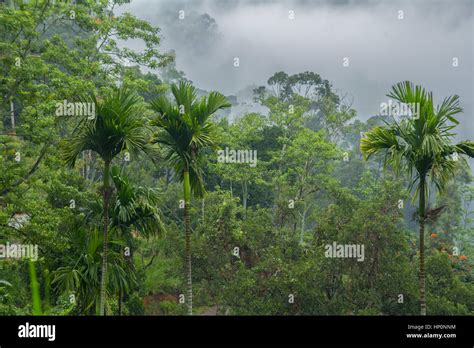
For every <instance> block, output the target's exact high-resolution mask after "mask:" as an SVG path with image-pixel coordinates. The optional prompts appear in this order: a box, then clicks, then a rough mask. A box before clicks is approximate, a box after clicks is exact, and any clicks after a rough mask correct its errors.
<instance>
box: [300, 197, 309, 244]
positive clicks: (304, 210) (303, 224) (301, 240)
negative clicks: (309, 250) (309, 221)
mask: <svg viewBox="0 0 474 348" xmlns="http://www.w3.org/2000/svg"><path fill="white" fill-rule="evenodd" d="M303 204H304V206H303V214H302V215H301V231H300V244H303V238H304V227H305V224H306V211H307V210H306V202H304V203H303Z"/></svg>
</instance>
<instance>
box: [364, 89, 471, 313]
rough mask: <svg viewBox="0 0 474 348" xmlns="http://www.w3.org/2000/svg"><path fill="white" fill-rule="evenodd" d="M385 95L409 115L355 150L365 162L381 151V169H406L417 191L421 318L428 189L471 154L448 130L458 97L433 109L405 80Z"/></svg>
mask: <svg viewBox="0 0 474 348" xmlns="http://www.w3.org/2000/svg"><path fill="white" fill-rule="evenodd" d="M387 96H388V97H389V98H393V99H394V100H396V101H398V102H399V103H403V104H407V105H408V107H409V109H410V111H411V112H410V113H411V115H407V117H403V118H402V119H401V120H400V121H396V120H395V119H393V121H392V122H385V123H386V125H384V126H377V127H374V128H373V129H372V130H370V131H369V132H367V133H365V135H364V137H363V138H362V139H361V143H360V149H361V152H362V153H363V154H364V157H365V159H368V158H369V157H370V156H371V155H373V154H375V153H378V152H380V151H383V152H384V153H385V167H386V166H387V165H388V164H390V165H391V166H392V168H393V169H394V171H395V173H396V174H399V173H400V171H401V170H405V171H407V172H408V174H409V176H410V179H411V182H410V185H409V190H411V189H412V188H413V187H416V190H415V192H414V195H413V200H415V199H416V198H417V197H418V218H419V226H420V231H419V233H420V236H419V238H420V272H419V279H420V313H421V315H426V296H425V250H424V249H425V218H426V213H427V212H426V208H427V196H428V187H429V186H430V182H432V183H434V184H435V185H436V188H437V190H438V191H439V192H440V191H442V190H443V188H444V187H445V185H446V183H447V181H448V180H449V179H450V178H451V177H452V176H453V174H454V173H453V172H454V169H455V164H456V160H457V159H458V156H459V155H462V154H464V155H468V156H470V157H473V156H474V143H473V142H471V141H463V142H460V143H458V144H456V145H455V144H453V143H452V138H453V136H454V135H455V134H454V133H452V130H453V129H454V128H455V127H456V125H457V124H459V122H458V121H457V120H456V118H455V117H454V116H455V115H456V114H459V113H461V112H462V109H461V107H460V106H459V97H458V96H457V95H454V96H450V97H447V98H445V99H444V100H443V102H442V103H441V105H438V106H437V108H436V109H435V107H434V105H433V95H432V93H431V92H429V93H428V92H426V91H425V89H424V88H423V87H422V86H414V85H413V84H412V83H411V82H409V81H405V82H400V83H397V84H396V85H394V86H392V90H391V92H390V93H389V94H388V95H387ZM417 109H418V112H417ZM461 158H462V156H461ZM428 203H429V202H428Z"/></svg>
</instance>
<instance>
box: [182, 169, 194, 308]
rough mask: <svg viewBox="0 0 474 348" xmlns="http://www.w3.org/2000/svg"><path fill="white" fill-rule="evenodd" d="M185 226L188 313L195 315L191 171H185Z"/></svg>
mask: <svg viewBox="0 0 474 348" xmlns="http://www.w3.org/2000/svg"><path fill="white" fill-rule="evenodd" d="M183 186H184V227H185V231H186V250H185V253H186V272H187V293H188V294H187V299H186V303H187V306H188V315H193V278H192V265H191V222H190V219H189V203H190V201H191V183H190V181H189V171H188V170H186V171H185V172H184V180H183Z"/></svg>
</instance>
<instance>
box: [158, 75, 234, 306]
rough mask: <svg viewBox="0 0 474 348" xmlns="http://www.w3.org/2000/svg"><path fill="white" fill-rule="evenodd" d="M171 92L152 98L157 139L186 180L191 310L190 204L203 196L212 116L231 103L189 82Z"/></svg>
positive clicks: (189, 303)
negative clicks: (198, 90)
mask: <svg viewBox="0 0 474 348" xmlns="http://www.w3.org/2000/svg"><path fill="white" fill-rule="evenodd" d="M171 92H172V94H173V96H174V102H170V101H168V99H167V98H166V97H165V96H160V97H158V98H156V99H155V100H153V101H152V102H151V108H152V109H153V110H154V111H155V112H157V114H158V117H157V118H155V119H154V120H153V121H152V125H155V126H157V127H158V128H159V130H160V131H159V133H158V134H157V137H156V138H155V139H156V140H154V141H155V142H158V143H160V144H163V145H164V146H165V147H166V148H167V149H168V154H167V157H166V159H167V160H168V162H169V163H171V164H172V165H173V166H174V168H175V171H176V173H177V174H178V175H179V177H180V180H181V181H182V183H183V189H184V225H185V236H186V245H185V254H186V255H185V257H186V267H187V300H186V303H187V307H188V314H189V315H192V312H193V287H192V286H193V285H192V267H191V226H190V220H189V219H190V217H189V204H190V200H191V194H192V193H193V194H194V196H195V197H203V195H204V186H203V181H202V169H201V165H202V150H203V149H205V148H207V147H214V146H215V140H214V125H213V123H212V122H211V120H210V118H211V116H212V115H213V114H214V113H215V112H216V111H218V110H219V109H222V108H226V107H230V104H229V103H228V102H227V100H226V98H225V97H224V96H223V95H222V94H220V93H218V92H211V93H209V95H208V96H207V97H202V98H198V97H197V94H196V89H195V88H194V87H193V86H192V85H191V84H190V83H188V82H184V81H181V82H180V83H179V85H178V86H177V85H175V84H173V85H172V86H171Z"/></svg>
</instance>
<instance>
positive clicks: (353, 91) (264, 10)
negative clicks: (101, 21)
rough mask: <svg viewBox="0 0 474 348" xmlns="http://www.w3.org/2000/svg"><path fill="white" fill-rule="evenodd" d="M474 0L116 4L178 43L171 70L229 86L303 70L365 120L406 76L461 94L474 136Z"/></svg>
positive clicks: (466, 124) (138, 0)
mask: <svg viewBox="0 0 474 348" xmlns="http://www.w3.org/2000/svg"><path fill="white" fill-rule="evenodd" d="M473 6H474V0H443V1H435V0H411V1H398V0H387V1H371V0H365V1H364V0H357V1H356V0H354V1H349V0H347V1H344V0H339V1H337V0H332V1H329V0H327V1H315V0H280V1H277V0H260V1H256V0H254V1H250V0H247V1H245V0H240V1H237V0H155V1H153V0H132V3H131V4H130V5H125V6H123V7H122V10H120V11H118V12H122V11H129V12H131V13H133V14H134V15H136V16H138V17H140V18H143V19H146V20H148V21H149V22H151V23H153V24H154V25H156V26H159V27H160V28H161V29H162V31H161V34H162V35H163V37H164V40H163V48H164V49H166V50H169V49H174V50H175V51H176V63H177V68H178V69H179V70H183V71H184V72H185V73H186V76H187V78H189V79H190V80H192V81H193V82H194V83H195V85H196V86H198V87H200V88H203V89H206V90H214V89H215V90H219V91H221V92H222V93H224V94H236V93H237V92H238V91H239V90H241V89H243V88H245V87H247V86H249V85H264V84H265V82H266V81H267V80H268V78H269V77H270V76H271V75H273V74H274V73H275V72H277V71H281V70H283V71H285V72H287V73H289V74H291V73H298V72H303V71H306V70H309V71H314V72H316V73H318V74H320V75H321V77H322V78H324V79H328V80H329V81H330V82H331V83H332V84H333V87H334V88H335V89H336V90H339V91H341V93H348V94H349V95H352V96H353V98H354V103H353V107H354V108H355V109H356V110H357V113H358V117H360V118H361V119H366V118H368V117H369V116H371V115H373V114H376V113H378V112H379V111H380V103H381V102H384V101H387V97H386V96H385V94H386V93H387V92H388V91H389V89H390V86H391V85H392V84H394V83H396V82H398V81H402V80H407V79H408V80H411V81H413V82H415V83H421V84H423V85H424V86H425V87H426V88H428V89H429V90H432V91H433V92H434V97H435V100H436V101H437V102H438V101H439V99H440V98H442V97H445V96H447V95H451V94H459V95H460V97H461V102H462V107H463V108H464V110H465V112H464V114H463V115H462V116H460V120H461V123H462V125H463V127H461V129H460V132H462V136H463V137H464V138H466V137H467V138H471V139H474V115H473V100H474V92H473V91H474V89H473V84H474V83H473V82H474V79H473V76H474V71H473V70H474V69H473V62H472V61H473V56H474V44H473ZM180 10H183V11H184V19H179V15H180V12H179V11H180ZM400 10H401V11H403V17H404V18H403V19H398V16H399V14H400V13H399V11H400ZM290 11H293V13H294V19H290V18H289V15H290ZM181 14H183V13H181ZM234 57H238V58H239V60H240V66H239V67H238V68H236V67H234V64H233V63H234ZM344 57H348V58H349V66H348V67H343V64H342V63H343V58H344ZM454 57H457V58H458V62H459V66H458V67H453V58H454Z"/></svg>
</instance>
